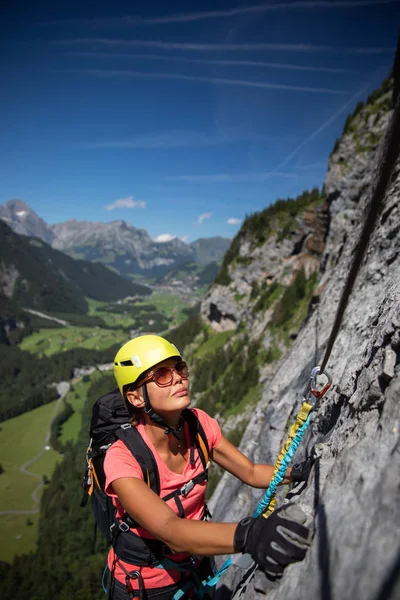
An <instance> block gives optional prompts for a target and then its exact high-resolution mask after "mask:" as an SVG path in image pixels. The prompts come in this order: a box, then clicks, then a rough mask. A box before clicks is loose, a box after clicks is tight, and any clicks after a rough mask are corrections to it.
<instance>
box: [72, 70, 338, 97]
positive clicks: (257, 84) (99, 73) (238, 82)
mask: <svg viewBox="0 0 400 600" xmlns="http://www.w3.org/2000/svg"><path fill="white" fill-rule="evenodd" d="M63 72H64V73H66V72H70V73H82V74H83V75H94V76H95V77H122V78H133V77H136V78H140V77H142V78H145V79H177V80H181V81H194V82H198V83H215V84H216V85H230V86H241V87H251V88H260V89H269V90H270V89H275V90H292V91H296V92H307V93H315V94H335V95H337V94H344V93H345V92H344V91H343V90H340V89H337V88H334V89H330V88H319V87H309V86H302V85H290V84H284V83H270V82H266V81H248V80H247V79H225V78H223V77H203V76H198V75H184V74H182V73H153V72H149V73H146V72H142V71H126V70H125V71H124V70H118V69H67V70H65V71H63Z"/></svg>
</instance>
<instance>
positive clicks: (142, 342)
mask: <svg viewBox="0 0 400 600" xmlns="http://www.w3.org/2000/svg"><path fill="white" fill-rule="evenodd" d="M175 356H176V357H177V358H181V354H180V352H179V350H178V349H177V348H176V346H174V344H171V343H170V342H168V341H167V340H166V339H164V338H162V337H160V336H159V335H140V336H139V337H136V338H134V339H133V340H129V342H126V344H124V345H123V346H122V348H120V349H119V350H118V352H117V354H116V355H115V358H114V377H115V379H116V381H117V385H118V387H119V391H120V392H121V394H122V395H124V387H125V386H126V385H128V384H132V383H135V381H137V379H138V378H139V377H140V375H141V374H142V373H144V372H145V371H147V370H148V369H151V367H154V366H155V365H157V364H158V363H160V362H162V361H163V360H166V359H167V358H172V357H175Z"/></svg>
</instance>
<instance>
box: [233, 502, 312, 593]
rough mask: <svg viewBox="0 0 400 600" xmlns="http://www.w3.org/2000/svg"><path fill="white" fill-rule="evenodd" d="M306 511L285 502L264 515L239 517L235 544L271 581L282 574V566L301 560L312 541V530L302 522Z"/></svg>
mask: <svg viewBox="0 0 400 600" xmlns="http://www.w3.org/2000/svg"><path fill="white" fill-rule="evenodd" d="M306 520H307V516H306V514H305V513H304V512H303V511H302V510H301V509H300V508H299V507H298V506H296V505H295V504H288V505H286V506H284V507H282V508H281V509H278V510H277V511H275V512H273V513H272V515H270V516H269V517H268V518H267V519H266V518H264V517H263V516H261V517H257V518H253V517H247V518H245V519H242V520H241V521H240V523H238V526H237V527H236V531H235V536H234V546H235V548H236V550H239V551H240V552H242V553H243V554H246V553H248V554H250V555H251V557H252V558H253V560H254V561H255V562H256V563H257V565H258V566H259V567H260V569H261V570H262V571H264V573H265V575H266V576H267V577H268V579H270V580H271V581H275V580H276V579H279V578H280V577H282V574H283V570H284V568H285V567H286V566H287V565H288V564H290V563H293V562H297V561H299V560H302V559H303V558H304V556H305V554H306V552H307V549H308V547H309V545H310V544H311V537H312V531H311V530H310V529H309V528H308V527H306V526H305V525H304V524H303V523H305V522H306Z"/></svg>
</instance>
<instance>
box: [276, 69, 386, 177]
mask: <svg viewBox="0 0 400 600" xmlns="http://www.w3.org/2000/svg"><path fill="white" fill-rule="evenodd" d="M374 79H375V77H373V78H371V80H370V81H368V83H367V84H366V85H364V86H363V87H362V88H360V89H359V90H358V91H357V92H356V93H355V94H354V95H353V96H351V98H349V100H347V101H346V102H345V103H344V104H342V106H341V107H340V108H338V110H336V111H335V112H334V113H333V114H332V115H331V116H330V117H329V119H327V120H326V121H324V122H323V123H322V125H320V126H319V127H317V129H315V130H314V131H313V132H312V133H310V135H308V136H307V137H306V138H305V139H304V140H303V141H302V142H301V144H299V145H298V146H297V147H296V148H295V149H294V150H293V151H292V152H290V154H288V156H286V158H284V159H283V160H282V161H281V162H280V163H279V164H278V165H277V166H276V169H277V170H279V169H282V167H285V166H286V165H287V164H288V163H289V162H290V161H291V160H292V158H294V157H295V156H296V154H298V153H299V152H300V150H302V149H303V148H304V146H306V145H307V144H308V143H309V142H311V141H312V140H313V139H314V138H316V137H317V136H318V135H319V134H320V133H322V131H324V130H325V129H326V128H327V127H329V125H330V124H331V123H333V122H334V121H335V120H336V119H337V118H338V117H339V116H340V115H341V114H342V113H343V112H344V111H345V110H347V109H348V108H349V107H350V106H352V105H353V104H354V102H355V101H356V100H357V99H358V98H359V97H360V96H362V95H363V94H365V93H366V92H367V90H368V89H369V88H370V86H371V83H372V82H373V80H374Z"/></svg>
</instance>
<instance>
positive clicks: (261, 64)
mask: <svg viewBox="0 0 400 600" xmlns="http://www.w3.org/2000/svg"><path fill="white" fill-rule="evenodd" d="M64 54H66V55H68V56H79V57H81V58H84V57H88V58H123V59H129V60H161V61H166V62H171V61H173V62H181V63H194V64H200V65H220V66H230V67H256V68H268V69H279V70H289V71H311V72H316V73H355V70H354V69H342V68H336V67H314V66H313V65H295V64H291V63H275V62H266V61H259V60H218V59H216V60H208V59H205V58H187V57H184V56H165V55H164V54H128V53H124V52H82V51H81V52H77V51H70V52H64Z"/></svg>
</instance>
